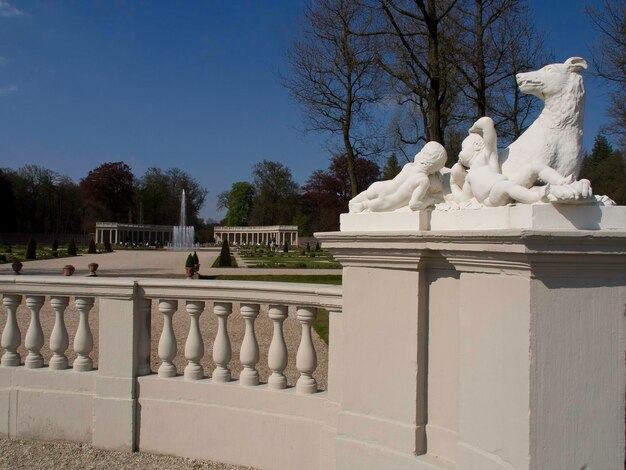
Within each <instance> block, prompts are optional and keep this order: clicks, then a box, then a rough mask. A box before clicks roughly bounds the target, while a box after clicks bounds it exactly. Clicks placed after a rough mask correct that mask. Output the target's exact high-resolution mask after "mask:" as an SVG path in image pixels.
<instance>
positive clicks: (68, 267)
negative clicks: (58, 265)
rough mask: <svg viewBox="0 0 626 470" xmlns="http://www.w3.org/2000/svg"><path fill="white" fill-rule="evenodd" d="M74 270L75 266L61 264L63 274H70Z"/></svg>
mask: <svg viewBox="0 0 626 470" xmlns="http://www.w3.org/2000/svg"><path fill="white" fill-rule="evenodd" d="M74 271H76V268H74V266H72V265H71V264H66V265H65V266H63V275H64V276H71V275H72V274H74Z"/></svg>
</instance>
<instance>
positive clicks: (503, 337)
mask: <svg viewBox="0 0 626 470" xmlns="http://www.w3.org/2000/svg"><path fill="white" fill-rule="evenodd" d="M460 284H461V286H460V297H459V304H460V330H459V336H460V358H461V359H460V360H461V362H460V387H459V444H458V449H457V468H459V469H474V470H479V469H480V470H491V469H494V470H495V469H511V468H515V469H522V468H530V467H529V463H530V455H529V452H530V450H529V427H528V421H529V418H528V415H529V412H530V403H529V389H530V377H529V348H530V339H529V330H530V314H529V308H530V279H528V278H527V277H522V276H516V275H507V274H497V275H494V274H480V273H471V272H464V273H462V274H461V278H460Z"/></svg>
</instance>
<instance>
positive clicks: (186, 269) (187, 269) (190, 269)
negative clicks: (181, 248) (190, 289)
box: [185, 266, 196, 279]
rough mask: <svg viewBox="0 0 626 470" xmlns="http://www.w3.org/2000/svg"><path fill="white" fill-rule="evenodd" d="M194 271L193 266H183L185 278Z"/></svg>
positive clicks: (188, 277) (191, 275)
mask: <svg viewBox="0 0 626 470" xmlns="http://www.w3.org/2000/svg"><path fill="white" fill-rule="evenodd" d="M195 272H196V268H195V266H185V278H187V279H191V278H193V275H194V274H195Z"/></svg>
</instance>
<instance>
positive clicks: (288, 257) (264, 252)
mask: <svg viewBox="0 0 626 470" xmlns="http://www.w3.org/2000/svg"><path fill="white" fill-rule="evenodd" d="M239 255H240V256H241V258H243V259H244V260H245V262H246V264H247V266H248V267H249V268H287V269H340V268H341V264H339V263H338V262H337V261H335V258H333V256H332V255H331V254H330V253H329V252H327V251H324V250H321V249H320V248H319V246H317V247H315V248H313V249H312V248H311V247H310V246H309V245H308V244H307V247H306V248H301V249H298V250H290V251H287V252H285V251H284V250H278V251H274V250H272V249H271V248H270V247H268V246H243V247H241V248H240V249H239Z"/></svg>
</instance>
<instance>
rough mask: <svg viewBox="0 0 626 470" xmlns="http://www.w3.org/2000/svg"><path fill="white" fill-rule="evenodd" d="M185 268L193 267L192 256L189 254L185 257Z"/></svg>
mask: <svg viewBox="0 0 626 470" xmlns="http://www.w3.org/2000/svg"><path fill="white" fill-rule="evenodd" d="M185 267H186V268H193V267H194V261H193V255H192V254H191V253H189V254H188V255H187V259H186V260H185Z"/></svg>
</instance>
